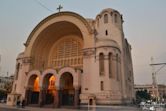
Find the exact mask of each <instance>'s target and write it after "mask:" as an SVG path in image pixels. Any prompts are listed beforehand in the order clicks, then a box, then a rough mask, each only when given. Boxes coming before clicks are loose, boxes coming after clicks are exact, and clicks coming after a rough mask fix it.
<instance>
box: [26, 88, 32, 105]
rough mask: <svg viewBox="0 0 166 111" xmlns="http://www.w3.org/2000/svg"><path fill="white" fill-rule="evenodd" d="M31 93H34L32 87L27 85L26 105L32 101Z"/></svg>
mask: <svg viewBox="0 0 166 111" xmlns="http://www.w3.org/2000/svg"><path fill="white" fill-rule="evenodd" d="M31 95H32V91H31V88H29V87H27V88H26V91H25V102H26V105H28V104H30V103H31Z"/></svg>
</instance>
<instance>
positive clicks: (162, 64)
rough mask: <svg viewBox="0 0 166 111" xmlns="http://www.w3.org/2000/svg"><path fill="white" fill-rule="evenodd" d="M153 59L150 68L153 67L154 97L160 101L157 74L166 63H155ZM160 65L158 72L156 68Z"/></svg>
mask: <svg viewBox="0 0 166 111" xmlns="http://www.w3.org/2000/svg"><path fill="white" fill-rule="evenodd" d="M153 60H154V59H153V57H151V64H150V66H151V67H152V86H153V92H152V93H153V95H154V96H155V97H157V99H159V91H158V84H157V79H156V75H157V73H158V72H159V71H160V70H161V69H162V68H164V67H165V66H166V63H154V61H153ZM157 65H160V66H161V67H160V68H159V69H158V70H157V71H156V70H155V66H157Z"/></svg>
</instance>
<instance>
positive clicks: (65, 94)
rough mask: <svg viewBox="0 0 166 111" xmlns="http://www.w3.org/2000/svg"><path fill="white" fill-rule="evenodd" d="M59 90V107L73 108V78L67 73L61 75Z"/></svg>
mask: <svg viewBox="0 0 166 111" xmlns="http://www.w3.org/2000/svg"><path fill="white" fill-rule="evenodd" d="M60 88H61V98H60V99H61V105H62V106H73V105H74V87H73V76H72V74H71V73H69V72H65V73H64V74H62V76H61V78H60Z"/></svg>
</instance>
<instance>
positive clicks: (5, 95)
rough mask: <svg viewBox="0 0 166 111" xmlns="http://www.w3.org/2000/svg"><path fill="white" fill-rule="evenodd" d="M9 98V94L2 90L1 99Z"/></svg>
mask: <svg viewBox="0 0 166 111" xmlns="http://www.w3.org/2000/svg"><path fill="white" fill-rule="evenodd" d="M6 97H7V92H6V91H4V90H0V99H3V98H6Z"/></svg>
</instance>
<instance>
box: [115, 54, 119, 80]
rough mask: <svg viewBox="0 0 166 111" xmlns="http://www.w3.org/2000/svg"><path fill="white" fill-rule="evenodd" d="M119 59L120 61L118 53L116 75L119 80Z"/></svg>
mask: <svg viewBox="0 0 166 111" xmlns="http://www.w3.org/2000/svg"><path fill="white" fill-rule="evenodd" d="M118 61H119V56H118V54H116V77H117V80H119V65H118Z"/></svg>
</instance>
